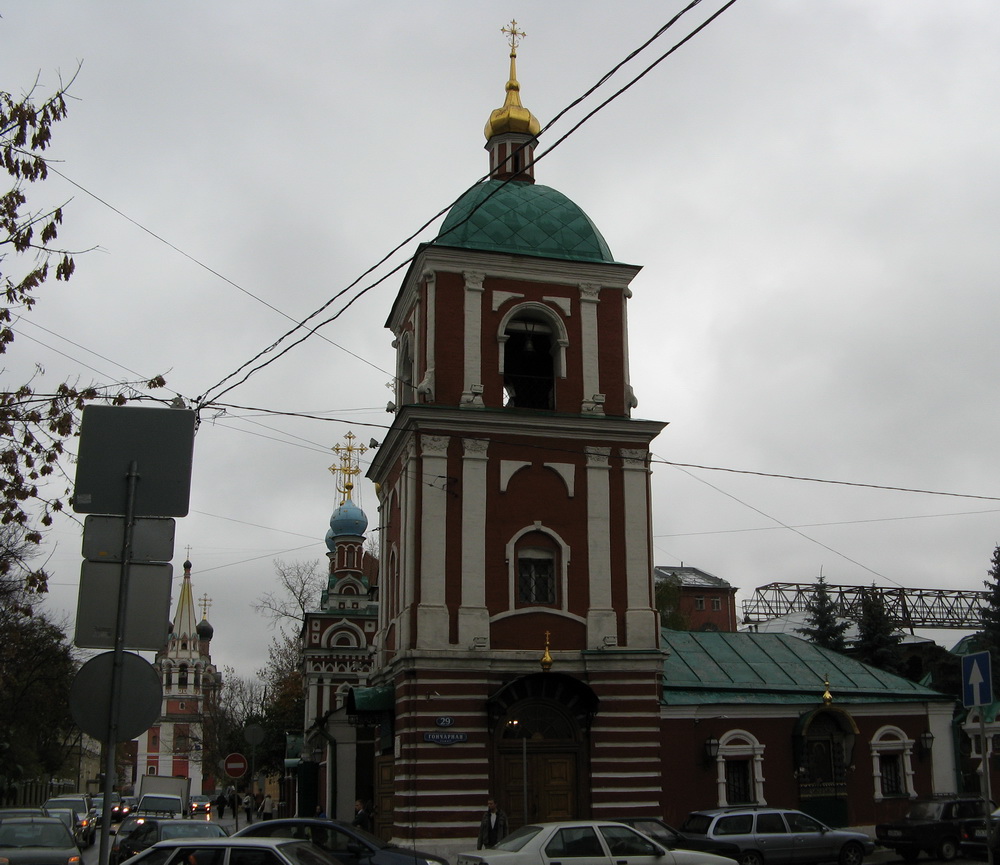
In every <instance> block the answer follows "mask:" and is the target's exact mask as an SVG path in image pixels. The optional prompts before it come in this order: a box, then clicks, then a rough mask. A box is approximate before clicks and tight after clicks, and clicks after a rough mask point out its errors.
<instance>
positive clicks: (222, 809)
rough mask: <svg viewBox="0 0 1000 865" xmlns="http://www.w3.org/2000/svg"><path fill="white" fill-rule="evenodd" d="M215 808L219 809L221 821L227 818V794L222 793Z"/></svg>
mask: <svg viewBox="0 0 1000 865" xmlns="http://www.w3.org/2000/svg"><path fill="white" fill-rule="evenodd" d="M215 807H216V808H218V809H219V819H220V820H221V819H222V818H223V817H225V816H226V794H225V793H220V794H219V798H218V799H216V800H215Z"/></svg>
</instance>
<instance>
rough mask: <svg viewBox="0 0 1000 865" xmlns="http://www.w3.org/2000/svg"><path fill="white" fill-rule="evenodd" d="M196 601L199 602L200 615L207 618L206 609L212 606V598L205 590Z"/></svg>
mask: <svg viewBox="0 0 1000 865" xmlns="http://www.w3.org/2000/svg"><path fill="white" fill-rule="evenodd" d="M198 603H199V604H201V617H202V618H203V619H207V618H208V611H209V609H210V608H211V606H212V599H211V598H210V597H209V596H208V592H205V594H203V595H202V596H201V597H200V598H198Z"/></svg>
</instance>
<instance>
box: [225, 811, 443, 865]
mask: <svg viewBox="0 0 1000 865" xmlns="http://www.w3.org/2000/svg"><path fill="white" fill-rule="evenodd" d="M233 837H234V838H302V839H306V840H309V841H312V842H313V843H314V844H318V845H319V846H320V847H322V848H323V849H324V850H326V851H327V852H328V853H329V854H330V855H331V856H333V857H334V858H335V859H338V860H339V861H341V862H343V863H344V865H448V860H447V859H443V858H442V857H440V856H436V855H435V854H433V853H422V852H421V851H420V850H414V849H413V848H412V847H396V846H395V845H393V844H386V843H385V841H383V840H382V839H381V838H376V837H375V836H374V835H372V834H371V833H370V832H366V831H365V830H364V829H359V828H358V827H357V826H352V825H351V824H350V823H344V822H342V821H340V820H311V819H306V818H296V817H291V818H289V819H287V820H264V821H263V822H262V823H254V824H253V825H252V826H247V827H246V828H245V829H240V831H239V832H236V833H235V834H234V835H233Z"/></svg>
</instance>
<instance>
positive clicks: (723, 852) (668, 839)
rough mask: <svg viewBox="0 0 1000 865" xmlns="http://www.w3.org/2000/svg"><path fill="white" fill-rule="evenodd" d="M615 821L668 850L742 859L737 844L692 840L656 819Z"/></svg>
mask: <svg viewBox="0 0 1000 865" xmlns="http://www.w3.org/2000/svg"><path fill="white" fill-rule="evenodd" d="M615 821H616V822H618V823H624V824H625V825H626V826H631V827H632V828H633V829H638V830H639V831H640V832H642V834H643V835H646V836H648V837H650V838H652V839H653V840H654V841H658V842H659V843H660V844H662V845H663V846H664V847H666V848H667V849H668V850H675V849H680V850H700V851H701V852H702V853H714V854H715V855H716V856H725V857H727V858H729V859H739V858H740V848H739V847H738V846H737V845H735V844H730V843H729V842H728V841H717V840H716V839H714V838H692V837H690V836H688V835H685V834H684V833H683V832H681V831H680V830H679V829H675V828H674V827H673V826H670V825H669V824H667V823H664V822H663V821H662V820H659V819H657V818H656V817H616V818H615Z"/></svg>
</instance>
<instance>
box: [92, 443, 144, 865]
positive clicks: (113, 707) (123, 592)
mask: <svg viewBox="0 0 1000 865" xmlns="http://www.w3.org/2000/svg"><path fill="white" fill-rule="evenodd" d="M125 480H126V485H127V493H126V499H125V501H126V504H125V537H124V540H123V542H122V562H121V572H120V574H119V577H118V614H117V617H116V619H115V649H114V661H113V662H112V666H111V696H110V699H109V700H108V734H107V736H106V737H105V739H104V784H103V790H102V792H103V794H104V807H103V810H102V812H101V814H102V818H101V846H100V848H99V853H98V856H99V861H100V863H101V865H108V862H109V860H110V855H111V844H110V841H111V791H112V790H113V789H114V784H115V779H116V777H117V772H116V766H115V749H116V748H117V745H118V704H119V703H120V702H121V694H122V668H123V665H124V662H123V660H122V658H123V656H124V654H125V612H126V610H127V609H128V572H129V565H130V564H131V561H132V529H133V527H134V525H135V488H136V484H137V483H138V481H139V465H138V462H137V461H136V460H132V461H131V462H130V463H129V467H128V474H127V475H126V479H125Z"/></svg>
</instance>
